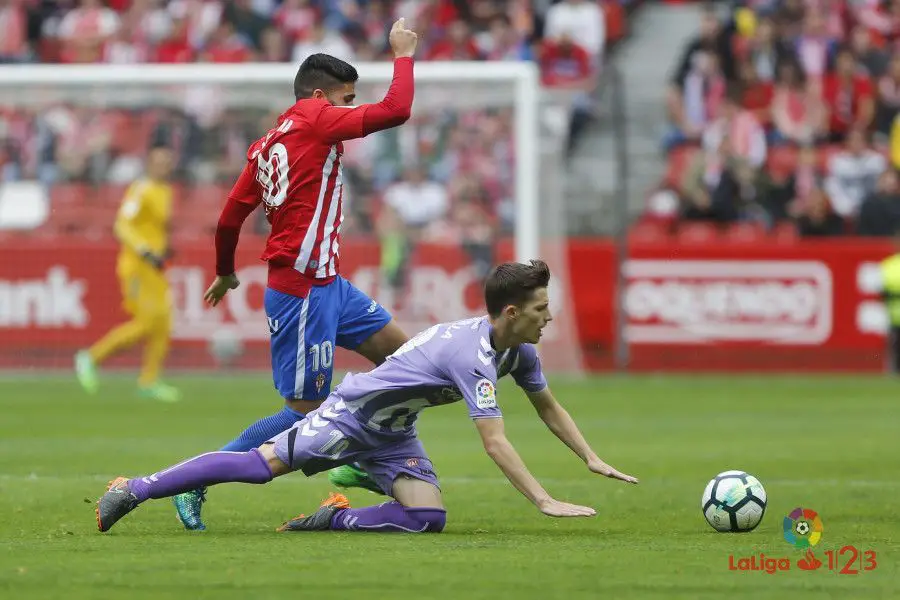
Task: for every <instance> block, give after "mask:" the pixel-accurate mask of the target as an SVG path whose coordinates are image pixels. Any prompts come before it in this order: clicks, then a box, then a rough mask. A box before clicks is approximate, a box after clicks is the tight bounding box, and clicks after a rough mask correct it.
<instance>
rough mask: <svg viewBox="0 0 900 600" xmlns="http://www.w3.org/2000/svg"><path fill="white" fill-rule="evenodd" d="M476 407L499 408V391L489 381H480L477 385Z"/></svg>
mask: <svg viewBox="0 0 900 600" xmlns="http://www.w3.org/2000/svg"><path fill="white" fill-rule="evenodd" d="M475 405H476V406H477V407H478V408H497V390H495V389H494V384H493V383H491V382H490V381H488V380H487V379H480V380H478V383H476V384H475Z"/></svg>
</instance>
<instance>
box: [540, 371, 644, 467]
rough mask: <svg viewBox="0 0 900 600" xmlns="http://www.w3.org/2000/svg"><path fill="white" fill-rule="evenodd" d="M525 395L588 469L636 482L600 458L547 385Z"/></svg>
mask: <svg viewBox="0 0 900 600" xmlns="http://www.w3.org/2000/svg"><path fill="white" fill-rule="evenodd" d="M526 395H527V396H528V399H529V400H531V404H532V405H533V406H534V409H535V410H536V411H537V413H538V416H539V417H540V418H541V420H542V421H543V422H544V423H546V425H547V428H548V429H549V430H550V431H552V432H553V435H555V436H556V437H558V438H559V439H560V440H561V441H562V443H564V444H565V445H566V446H568V447H569V448H570V449H571V450H572V452H574V453H575V454H576V455H577V456H578V457H579V458H580V459H581V460H583V461H584V462H585V464H586V465H587V467H588V469H590V470H591V471H593V472H594V473H599V474H600V475H605V476H607V477H611V478H613V479H620V480H622V481H627V482H628V483H637V482H638V480H637V478H636V477H632V476H631V475H626V474H625V473H622V472H620V471H617V470H616V469H615V468H613V467H611V466H610V465H608V464H606V463H605V462H603V461H602V460H600V457H599V456H597V453H596V452H594V450H593V449H592V448H591V446H590V445H589V444H588V443H587V440H585V439H584V436H583V435H582V434H581V431H580V430H579V429H578V426H577V425H576V424H575V421H574V420H573V419H572V417H571V416H570V415H569V412H568V411H567V410H566V409H565V408H563V407H562V405H561V404H560V403H559V402H557V401H556V398H554V397H553V393H552V392H550V388H549V387H545V388H544V389H542V390H541V391H539V392H526Z"/></svg>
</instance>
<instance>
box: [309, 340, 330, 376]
mask: <svg viewBox="0 0 900 600" xmlns="http://www.w3.org/2000/svg"><path fill="white" fill-rule="evenodd" d="M307 352H308V354H309V365H310V371H311V372H313V373H315V372H316V371H318V370H319V369H323V370H326V371H327V370H328V369H330V368H331V363H332V362H333V361H334V345H333V344H332V343H331V341H330V340H325V341H324V342H322V343H321V344H313V345H312V346H310V347H309V350H308V351H307Z"/></svg>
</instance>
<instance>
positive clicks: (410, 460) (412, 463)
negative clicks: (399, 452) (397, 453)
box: [406, 458, 419, 469]
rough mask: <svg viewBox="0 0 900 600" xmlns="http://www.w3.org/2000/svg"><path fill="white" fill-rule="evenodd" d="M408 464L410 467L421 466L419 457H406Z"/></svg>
mask: <svg viewBox="0 0 900 600" xmlns="http://www.w3.org/2000/svg"><path fill="white" fill-rule="evenodd" d="M406 466H407V467H409V468H410V469H414V468H416V467H418V466H419V459H418V458H408V459H406Z"/></svg>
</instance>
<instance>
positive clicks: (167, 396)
mask: <svg viewBox="0 0 900 600" xmlns="http://www.w3.org/2000/svg"><path fill="white" fill-rule="evenodd" d="M138 395H140V396H141V398H147V399H150V400H157V401H159V402H169V403H171V402H178V401H179V400H181V392H179V391H178V388H174V387H172V386H171V385H166V384H165V383H160V382H159V381H157V382H156V383H153V384H151V385H146V386H144V385H142V386H139V387H138Z"/></svg>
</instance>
